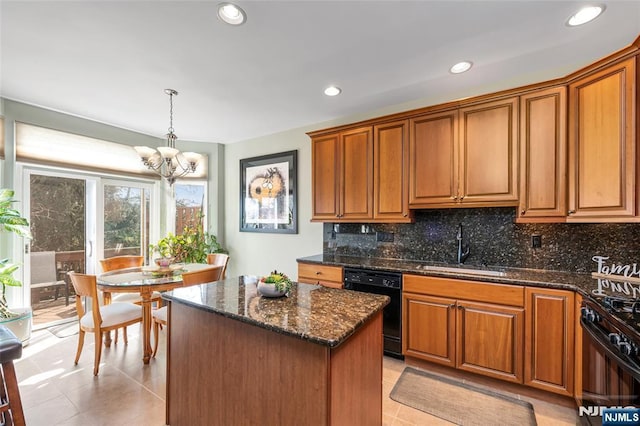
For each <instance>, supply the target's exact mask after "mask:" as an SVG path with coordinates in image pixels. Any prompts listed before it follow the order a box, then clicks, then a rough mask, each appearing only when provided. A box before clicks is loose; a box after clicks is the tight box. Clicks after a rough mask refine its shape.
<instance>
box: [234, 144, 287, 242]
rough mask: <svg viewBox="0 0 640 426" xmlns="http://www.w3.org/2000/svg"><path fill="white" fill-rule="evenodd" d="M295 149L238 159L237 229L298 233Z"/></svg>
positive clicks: (243, 230)
mask: <svg viewBox="0 0 640 426" xmlns="http://www.w3.org/2000/svg"><path fill="white" fill-rule="evenodd" d="M297 157H298V151H287V152H282V153H279V154H270V155H263V156H261V157H253V158H245V159H242V160H240V231H242V232H279V233H285V234H297V233H298V209H297V204H298V200H297V198H298V197H297V194H296V180H297V166H296V162H297Z"/></svg>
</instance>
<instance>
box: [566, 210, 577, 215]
mask: <svg viewBox="0 0 640 426" xmlns="http://www.w3.org/2000/svg"><path fill="white" fill-rule="evenodd" d="M575 212H576V211H575V210H569V211H568V212H567V213H568V214H574V213H575Z"/></svg>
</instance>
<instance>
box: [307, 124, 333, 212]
mask: <svg viewBox="0 0 640 426" xmlns="http://www.w3.org/2000/svg"><path fill="white" fill-rule="evenodd" d="M339 144H340V134H339V133H334V134H331V135H327V136H321V137H318V138H314V139H312V141H311V151H312V153H311V156H312V159H311V162H312V180H313V182H312V185H313V219H318V220H327V219H329V220H332V219H335V218H337V217H338V214H339V204H338V203H339V197H338V193H339V186H338V185H339V173H338V170H340V167H339V158H338V154H339V151H338V148H339Z"/></svg>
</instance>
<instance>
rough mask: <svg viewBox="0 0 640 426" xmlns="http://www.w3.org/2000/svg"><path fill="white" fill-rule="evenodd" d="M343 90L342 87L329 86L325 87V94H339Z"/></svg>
mask: <svg viewBox="0 0 640 426" xmlns="http://www.w3.org/2000/svg"><path fill="white" fill-rule="evenodd" d="M341 92H342V89H341V88H339V87H336V86H329V87H327V88H326V89H324V94H325V95H327V96H337V95H339V94H340V93H341Z"/></svg>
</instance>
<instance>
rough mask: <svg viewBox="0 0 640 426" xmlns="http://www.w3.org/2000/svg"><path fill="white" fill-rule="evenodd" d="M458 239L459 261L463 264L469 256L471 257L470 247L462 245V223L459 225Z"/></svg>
mask: <svg viewBox="0 0 640 426" xmlns="http://www.w3.org/2000/svg"><path fill="white" fill-rule="evenodd" d="M456 240H458V263H460V264H463V263H464V261H465V260H467V257H469V251H470V248H469V246H468V245H467V247H466V248H465V247H463V245H462V224H460V225H458V235H456Z"/></svg>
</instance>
